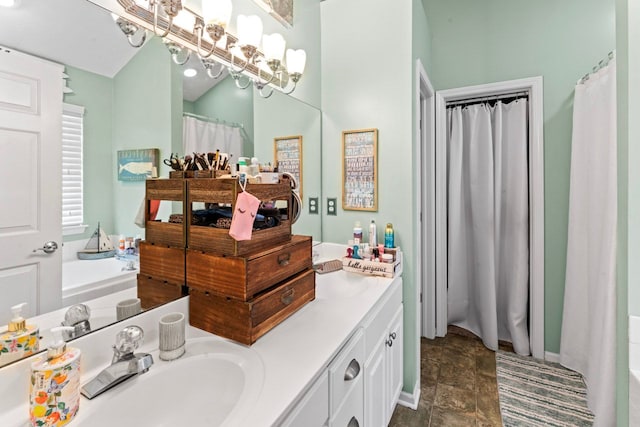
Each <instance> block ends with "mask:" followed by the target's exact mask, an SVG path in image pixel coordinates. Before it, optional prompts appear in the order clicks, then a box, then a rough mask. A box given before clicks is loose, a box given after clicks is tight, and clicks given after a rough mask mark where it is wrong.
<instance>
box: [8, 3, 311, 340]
mask: <svg viewBox="0 0 640 427" xmlns="http://www.w3.org/2000/svg"><path fill="white" fill-rule="evenodd" d="M184 3H188V2H184ZM315 3H317V2H314V1H312V0H296V3H295V6H296V8H297V9H296V13H298V14H299V18H300V19H303V20H305V21H304V22H311V23H312V24H310V25H307V29H306V34H307V35H306V36H304V34H305V29H304V28H303V26H302V25H297V20H296V18H295V17H294V28H293V29H289V30H287V29H285V28H284V27H282V25H281V24H280V23H279V22H277V21H275V20H274V19H273V18H272V17H270V16H269V15H268V14H267V13H265V12H264V11H263V10H262V9H260V8H259V7H258V6H257V5H256V4H255V3H254V2H253V1H252V0H238V1H236V0H234V8H235V9H236V11H234V17H235V16H236V14H237V13H245V14H246V13H256V14H259V15H260V16H261V18H262V19H263V22H264V23H265V32H275V31H279V32H282V33H283V34H285V33H286V32H287V31H289V32H290V33H291V32H293V34H294V36H295V37H293V38H294V39H296V37H297V39H298V40H300V39H302V38H303V37H306V39H309V40H308V41H305V43H310V45H311V46H312V47H311V49H310V48H309V47H308V46H305V49H306V50H307V51H308V56H309V60H308V63H307V69H308V73H306V74H305V76H304V77H303V82H304V80H305V79H307V81H308V83H307V82H305V85H302V84H301V86H300V90H299V91H297V93H296V94H295V95H297V97H298V98H299V99H296V98H295V97H293V96H287V95H284V94H282V93H279V92H276V93H274V94H273V95H272V96H271V97H270V98H268V99H263V98H262V97H260V95H259V94H258V93H257V91H255V90H253V89H252V88H249V89H246V90H241V89H238V88H236V87H235V84H234V82H233V80H232V79H231V78H230V77H226V78H225V77H224V76H223V77H221V78H220V79H219V80H220V81H216V82H215V84H211V85H209V86H210V87H199V88H198V87H197V86H198V85H193V84H191V83H189V82H187V83H185V82H184V81H183V79H185V77H183V71H184V68H185V66H188V64H186V65H185V66H182V65H177V64H175V63H174V62H173V61H172V60H171V55H170V53H169V51H168V50H167V48H166V46H165V45H164V44H163V43H162V41H161V40H160V39H159V38H158V37H153V36H151V35H150V34H149V35H148V40H147V41H146V43H145V44H144V45H143V46H142V47H140V48H134V47H131V46H129V44H128V43H127V41H126V38H125V36H124V34H123V33H122V32H121V31H120V29H119V28H118V27H117V26H116V25H115V23H114V21H113V19H112V17H111V16H110V14H109V12H108V11H107V10H105V9H102V8H100V7H98V6H97V5H95V4H93V3H92V2H90V1H88V0H48V1H43V0H22V1H21V2H19V6H18V7H17V8H14V9H7V10H2V11H1V13H0V28H2V29H3V30H2V32H0V46H6V47H9V48H13V49H16V50H18V51H21V52H24V53H28V54H31V55H34V56H38V57H42V58H45V59H49V60H52V61H54V62H58V63H61V64H64V65H65V67H66V68H65V70H66V71H65V73H66V74H67V75H68V79H67V86H68V87H69V88H70V89H71V90H72V91H73V92H70V93H67V94H65V95H64V102H65V103H69V104H74V105H80V106H83V107H84V109H85V115H84V132H83V133H84V144H85V145H84V153H83V154H84V159H83V167H84V180H83V196H84V223H85V224H87V225H88V226H89V227H88V228H87V230H86V231H85V232H84V233H83V234H76V235H70V236H65V238H64V244H65V249H67V248H75V247H78V246H79V245H81V244H82V245H83V244H84V242H85V241H86V240H87V239H88V237H89V236H90V234H91V232H92V231H93V230H94V228H95V226H96V225H97V223H98V222H100V225H101V227H102V228H103V229H104V230H106V231H107V233H108V234H110V235H120V234H122V235H126V236H135V235H141V237H142V238H144V229H141V228H138V227H137V226H136V225H135V224H134V219H135V216H136V214H137V213H138V209H139V207H140V205H141V202H142V199H143V197H144V183H143V182H124V181H119V180H118V176H117V175H118V174H117V168H118V167H119V165H117V152H118V151H120V150H129V149H141V148H157V149H159V151H160V158H161V159H164V158H169V156H170V154H171V153H181V154H184V153H182V151H183V150H182V135H183V115H184V114H185V113H188V114H190V115H192V116H195V117H198V118H200V119H201V120H203V121H211V122H220V123H225V122H226V123H228V124H231V125H234V126H240V127H241V128H242V134H243V150H244V153H243V155H245V156H255V157H258V158H259V160H260V161H261V162H264V163H267V162H273V160H274V139H275V138H281V137H288V136H301V137H302V158H301V162H302V164H303V165H304V167H303V169H302V174H303V175H302V179H301V180H302V185H303V201H302V203H303V205H302V212H301V216H300V219H299V220H298V221H297V222H296V224H294V226H293V232H294V233H296V234H305V235H311V236H313V239H314V240H321V238H322V230H321V220H320V215H311V214H309V206H308V200H309V198H318V199H319V200H321V187H320V186H321V176H320V174H321V165H320V158H321V113H320V111H319V110H318V109H317V108H316V107H314V106H312V105H318V104H319V84H320V83H319V53H320V47H319V39H320V35H319V28H320V25H319V19H320V18H319V6H318V5H317V4H315ZM236 6H238V7H236ZM316 8H317V9H318V10H316ZM233 19H235V18H233ZM269 20H272V22H270V21H269ZM316 21H317V22H316ZM296 26H297V27H296ZM316 33H317V34H316ZM285 37H287V35H286V34H285ZM306 39H305V40H306ZM288 41H289V40H288ZM309 51H310V52H309ZM314 55H316V57H315V58H314ZM196 65H198V64H197V63H196ZM197 71H198V72H199V73H200V74H202V73H204V69H203V68H202V67H200V68H198V69H197ZM307 74H308V75H307ZM314 80H315V81H314ZM205 86H206V85H205ZM316 86H317V88H316ZM169 170H170V169H169V168H168V167H167V166H165V165H164V164H162V162H160V168H159V175H160V177H167V176H168V174H169ZM168 209H171V207H168ZM73 255H74V254H73ZM65 258H67V259H68V258H69V257H68V256H67V257H65ZM71 258H73V256H72V257H71ZM83 262H88V263H90V262H92V261H83ZM63 271H64V269H63ZM133 277H135V274H133ZM63 279H64V278H63ZM61 286H62V285H61ZM114 289H116V290H119V289H118V288H117V287H115V288H114ZM67 294H68V295H71V293H70V292H67ZM99 294H100V293H99V292H98V293H96V292H93V293H87V294H86V295H87V298H95V296H96V295H99ZM64 295H65V292H64V289H63V300H64V301H65V303H63V307H61V308H60V310H58V311H56V312H55V313H50V314H49V315H47V313H38V312H37V311H36V308H35V307H29V308H27V310H26V313H25V314H26V316H25V317H27V319H29V318H31V317H33V316H35V315H38V316H39V317H40V316H44V317H42V318H48V319H47V322H48V323H50V324H51V325H49V326H52V325H57V324H58V323H59V322H60V321H62V320H63V319H64V313H65V311H66V308H67V307H68V306H69V305H70V304H75V303H77V302H82V296H81V295H80V294H78V295H75V294H74V295H73V298H69V297H68V298H66V299H65V298H64ZM112 303H113V304H112ZM105 304H106V303H105ZM108 304H111V305H110V306H109V307H103V309H104V310H102V311H99V313H100V315H99V319H95V322H92V330H96V329H98V328H99V327H102V326H105V325H107V324H111V323H113V322H115V321H116V318H115V313H116V311H115V301H110V302H108ZM10 317H11V316H10V313H9V312H8V310H7V312H4V308H3V312H2V313H0V325H5V324H7V322H8V321H9V318H10ZM28 323H29V322H28ZM39 326H41V334H40V335H41V336H42V337H43V339H42V341H41V344H40V349H41V350H43V349H44V348H46V344H47V340H48V339H50V335H49V334H48V331H47V329H48V327H49V326H47V325H44V324H43V325H39ZM4 329H5V328H4V327H3V326H0V332H2V331H4Z"/></svg>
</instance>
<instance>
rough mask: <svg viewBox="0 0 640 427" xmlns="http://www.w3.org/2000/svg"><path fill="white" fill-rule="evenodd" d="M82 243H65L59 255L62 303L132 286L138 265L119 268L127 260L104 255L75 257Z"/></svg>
mask: <svg viewBox="0 0 640 427" xmlns="http://www.w3.org/2000/svg"><path fill="white" fill-rule="evenodd" d="M84 244H85V242H84V241H80V242H65V244H64V247H63V256H62V306H63V307H67V306H69V305H73V304H78V303H81V302H85V301H88V300H92V299H95V298H99V297H102V296H105V295H109V294H112V293H114V292H118V291H122V290H125V289H129V288H134V287H135V286H136V283H137V278H136V275H137V274H138V272H139V264H138V262H135V263H134V264H135V267H136V269H135V270H123V268H125V267H126V266H127V260H121V259H118V258H115V257H114V258H105V259H98V260H79V259H78V258H77V257H76V252H77V251H78V250H79V249H82V248H83V247H84Z"/></svg>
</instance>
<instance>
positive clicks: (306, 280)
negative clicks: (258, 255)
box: [189, 269, 316, 345]
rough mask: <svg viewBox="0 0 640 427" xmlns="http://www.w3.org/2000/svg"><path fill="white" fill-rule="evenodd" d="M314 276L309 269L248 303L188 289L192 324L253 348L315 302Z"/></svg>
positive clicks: (204, 291) (200, 290)
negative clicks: (253, 345) (288, 319)
mask: <svg viewBox="0 0 640 427" xmlns="http://www.w3.org/2000/svg"><path fill="white" fill-rule="evenodd" d="M315 277H316V276H315V272H314V271H313V270H312V269H307V270H305V271H303V272H302V273H299V274H297V275H295V276H294V277H292V278H290V279H288V280H285V281H284V282H282V283H280V284H278V285H276V286H274V287H273V288H271V289H269V290H266V291H264V292H262V293H260V294H258V295H256V297H255V298H253V299H251V300H249V301H240V300H236V299H232V298H228V297H224V296H219V295H216V294H214V293H212V292H208V291H206V290H202V289H197V288H189V323H190V324H191V326H195V327H196V328H200V329H203V330H205V331H207V332H211V333H213V334H216V335H219V336H222V337H225V338H230V339H232V340H234V341H238V342H240V343H242V344H247V345H251V344H253V343H254V342H256V340H257V339H258V338H260V337H261V336H263V335H264V334H266V333H267V332H268V331H270V330H271V329H273V328H274V327H276V326H277V325H278V324H280V323H281V322H282V321H283V320H285V319H286V318H287V317H289V316H290V315H291V314H293V313H294V312H296V311H297V310H298V309H300V308H301V307H302V306H304V305H305V304H306V303H308V302H309V301H312V300H313V299H315V289H316V280H315Z"/></svg>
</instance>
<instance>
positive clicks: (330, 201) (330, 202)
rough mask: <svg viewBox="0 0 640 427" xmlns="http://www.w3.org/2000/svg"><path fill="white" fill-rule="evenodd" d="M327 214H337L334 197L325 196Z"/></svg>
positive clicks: (336, 200) (336, 201)
mask: <svg viewBox="0 0 640 427" xmlns="http://www.w3.org/2000/svg"><path fill="white" fill-rule="evenodd" d="M327 215H338V199H336V198H335V197H328V198H327Z"/></svg>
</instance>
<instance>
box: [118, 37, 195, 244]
mask: <svg viewBox="0 0 640 427" xmlns="http://www.w3.org/2000/svg"><path fill="white" fill-rule="evenodd" d="M175 67H177V66H176V65H175V64H173V63H172V62H171V61H170V60H169V56H168V53H167V49H166V48H165V47H164V46H163V44H162V42H161V41H160V39H159V38H156V37H154V38H152V39H151V40H149V42H147V43H146V44H145V45H144V46H143V47H142V48H140V51H139V52H138V53H137V54H136V55H135V56H134V57H133V58H132V59H131V60H130V61H129V63H128V64H127V65H125V66H124V67H123V68H122V69H121V70H120V72H119V73H118V74H117V75H116V76H115V77H114V79H113V81H114V95H113V142H112V153H113V161H112V163H111V165H112V168H114V170H115V168H116V167H117V165H116V163H117V151H118V150H129V149H138V148H158V149H160V159H163V158H168V156H169V154H170V153H171V151H172V150H173V149H174V147H175V144H174V143H173V141H172V138H173V137H174V131H173V129H172V128H173V127H175V126H174V124H175V123H176V120H177V119H176V118H175V117H174V115H175V114H176V110H175V109H174V108H172V101H174V100H175V99H174V98H175V97H176V96H177V93H178V92H177V89H174V88H173V85H175V84H179V85H180V92H181V90H182V89H181V88H182V81H181V80H180V79H176V78H175V76H176V75H177V74H176V71H175ZM176 80H177V81H176ZM150 100H153V102H150ZM179 105H180V107H182V99H181V96H180V100H179ZM180 110H181V108H180ZM181 114H182V111H180V115H181ZM180 134H181V131H180ZM180 139H181V136H180ZM158 174H159V176H168V174H169V168H168V167H167V166H165V165H164V164H163V163H162V161H160V162H159V169H158ZM112 183H113V192H114V193H113V195H114V197H113V208H112V209H114V230H113V232H114V234H125V235H128V236H135V235H136V234H142V235H143V232H144V230H143V229H141V228H138V227H137V226H136V225H135V224H134V222H133V221H134V219H135V216H136V214H137V212H138V208H139V207H140V204H141V202H142V199H143V197H144V191H145V185H144V181H138V182H123V181H118V177H117V174H116V173H114V174H113V178H112Z"/></svg>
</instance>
